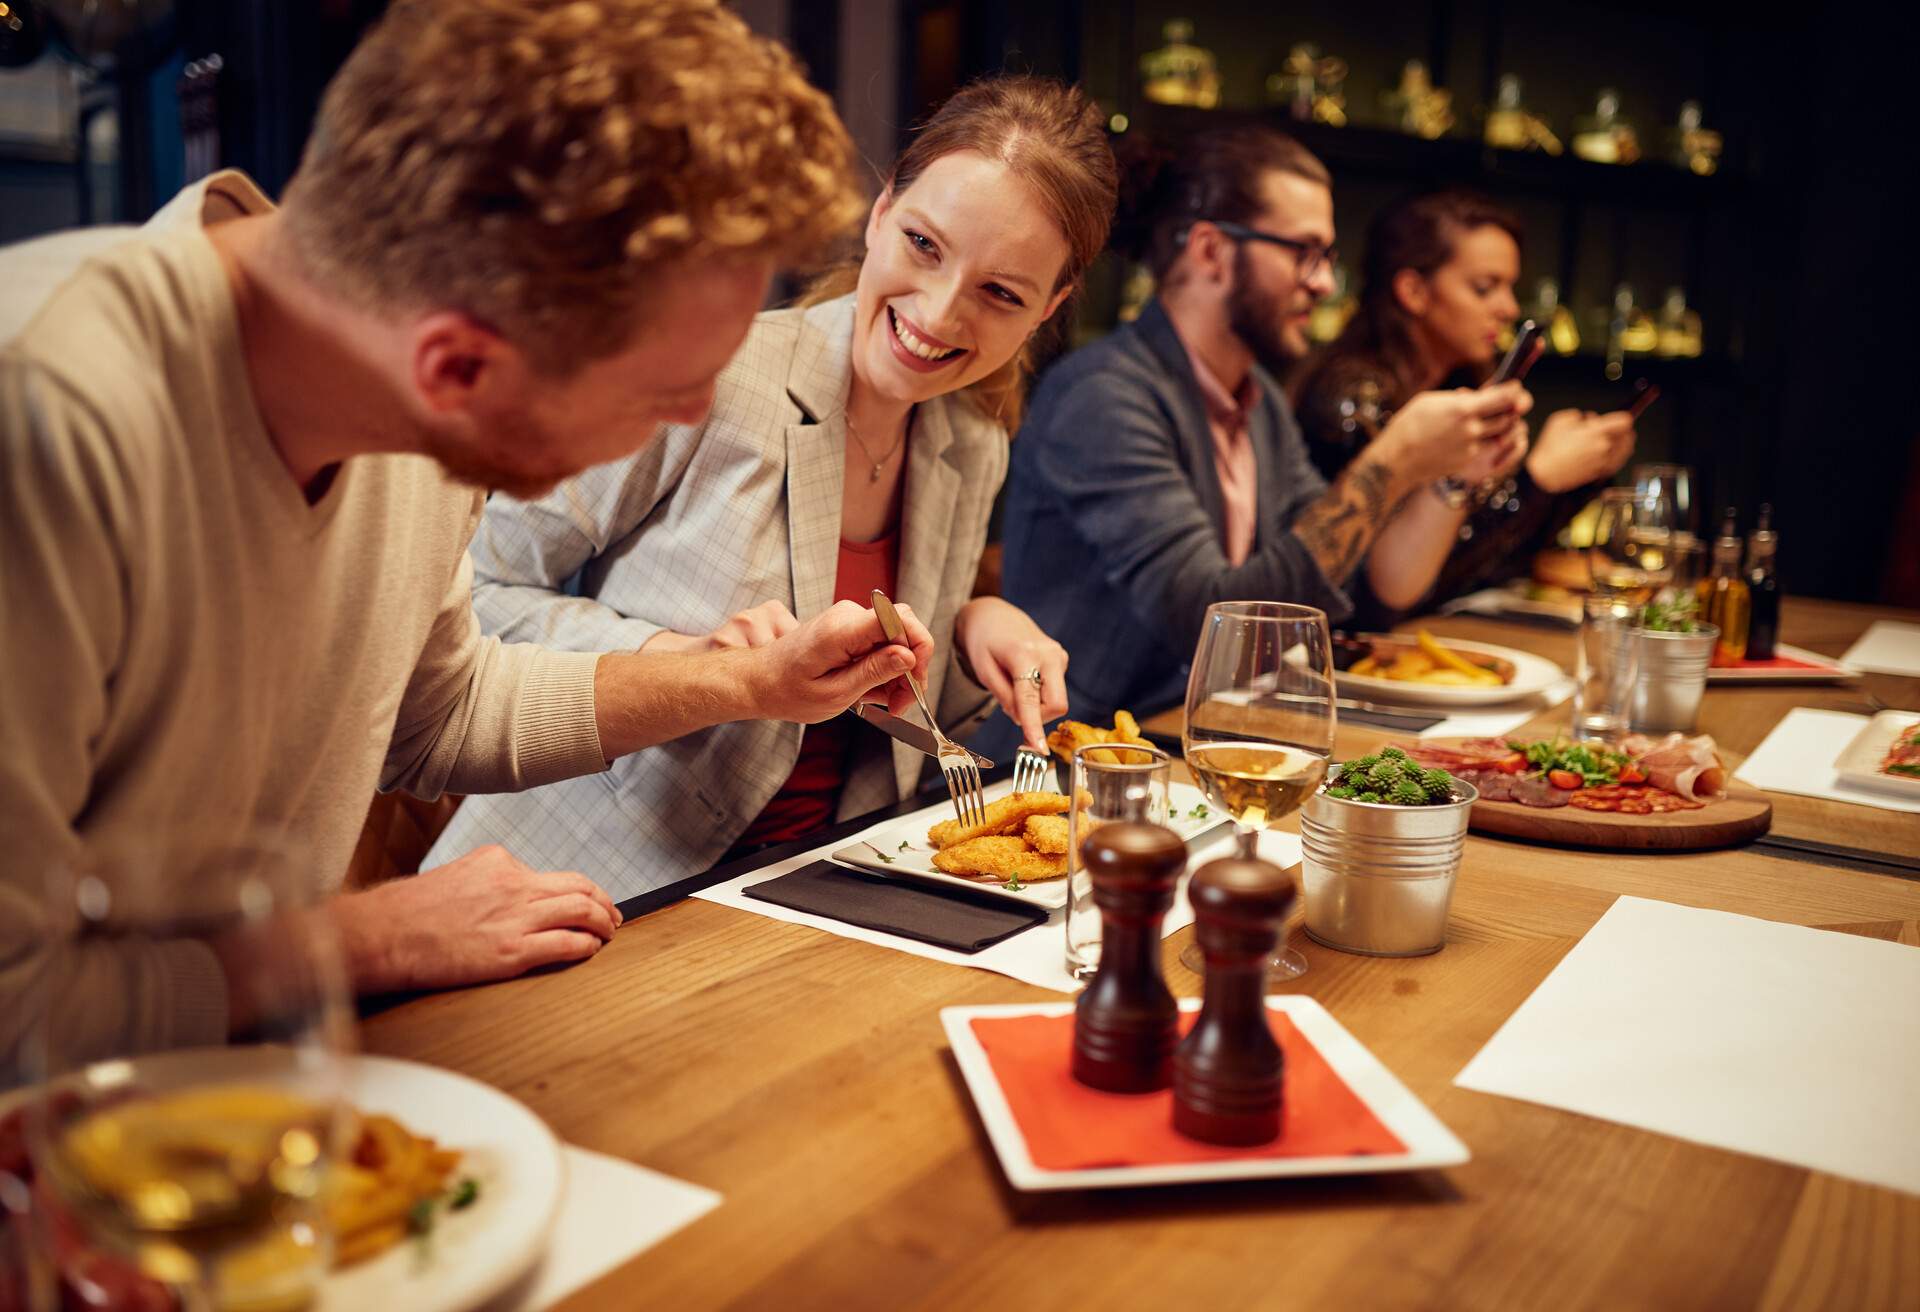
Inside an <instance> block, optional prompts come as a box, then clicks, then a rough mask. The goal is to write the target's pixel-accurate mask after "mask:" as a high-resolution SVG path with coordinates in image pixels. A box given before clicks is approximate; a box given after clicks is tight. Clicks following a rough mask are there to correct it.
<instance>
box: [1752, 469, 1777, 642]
mask: <svg viewBox="0 0 1920 1312" xmlns="http://www.w3.org/2000/svg"><path fill="white" fill-rule="evenodd" d="M1779 540H1780V539H1779V535H1778V534H1777V533H1775V532H1774V531H1773V507H1772V506H1765V505H1763V506H1761V507H1760V518H1759V520H1758V521H1757V522H1756V523H1755V524H1754V526H1753V536H1752V537H1750V538H1748V539H1747V602H1748V609H1749V611H1750V612H1751V618H1750V620H1749V622H1748V625H1747V659H1748V660H1750V661H1770V660H1772V659H1773V648H1774V643H1775V642H1776V641H1777V640H1778V638H1779V636H1780V582H1779V580H1778V579H1776V578H1775V577H1774V573H1773V554H1774V549H1775V548H1776V547H1777V546H1778V545H1779Z"/></svg>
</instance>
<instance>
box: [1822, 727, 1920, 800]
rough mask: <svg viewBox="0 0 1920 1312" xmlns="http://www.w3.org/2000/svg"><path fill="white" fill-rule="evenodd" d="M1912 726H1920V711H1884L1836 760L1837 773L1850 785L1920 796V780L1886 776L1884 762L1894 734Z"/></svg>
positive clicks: (1834, 768)
mask: <svg viewBox="0 0 1920 1312" xmlns="http://www.w3.org/2000/svg"><path fill="white" fill-rule="evenodd" d="M1910 724H1920V711H1882V712H1880V713H1879V714H1878V715H1876V716H1874V717H1873V718H1872V719H1871V720H1868V721H1867V727H1866V728H1864V729H1862V730H1861V731H1860V732H1859V734H1858V735H1856V736H1855V738H1854V740H1853V741H1852V742H1850V743H1848V744H1847V746H1846V750H1845V751H1843V752H1841V753H1840V755H1838V756H1836V757H1835V758H1834V759H1833V772H1834V773H1835V774H1837V775H1839V776H1840V777H1841V778H1842V779H1843V780H1845V781H1846V782H1847V783H1850V784H1858V785H1860V786H1861V787H1862V788H1878V789H1880V790H1882V791H1883V792H1889V793H1899V794H1902V795H1903V796H1906V797H1920V779H1913V778H1906V777H1902V776H1900V775H1897V774H1882V773H1881V771H1880V762H1882V761H1884V760H1886V759H1887V749H1888V748H1889V747H1891V746H1893V739H1894V735H1895V734H1897V733H1899V732H1900V731H1901V730H1902V729H1904V728H1906V727H1907V726H1908V725H1910Z"/></svg>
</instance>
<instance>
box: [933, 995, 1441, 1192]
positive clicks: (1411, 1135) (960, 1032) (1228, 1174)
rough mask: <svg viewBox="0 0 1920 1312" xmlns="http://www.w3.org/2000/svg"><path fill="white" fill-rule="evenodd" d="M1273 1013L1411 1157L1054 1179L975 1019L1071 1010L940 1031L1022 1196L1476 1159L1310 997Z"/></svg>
mask: <svg viewBox="0 0 1920 1312" xmlns="http://www.w3.org/2000/svg"><path fill="white" fill-rule="evenodd" d="M1267 1005H1268V1006H1270V1007H1275V1008H1277V1009H1279V1010H1281V1011H1284V1012H1286V1013H1287V1015H1288V1017H1289V1018H1291V1019H1292V1021H1293V1023H1294V1025H1295V1027H1297V1028H1298V1029H1299V1031H1300V1033H1302V1034H1303V1035H1305V1036H1306V1037H1307V1038H1308V1039H1309V1040H1311V1041H1312V1043H1313V1046H1314V1047H1316V1048H1318V1049H1319V1050H1320V1055H1321V1056H1322V1057H1325V1058H1326V1059H1327V1064H1328V1065H1330V1066H1332V1067H1333V1069H1334V1071H1335V1072H1337V1073H1338V1074H1339V1076H1340V1078H1341V1079H1343V1080H1345V1081H1346V1083H1347V1087H1348V1088H1350V1089H1352V1090H1353V1092H1354V1093H1355V1095H1357V1096H1358V1097H1359V1099H1360V1101H1362V1102H1364V1103H1365V1104H1366V1105H1367V1107H1368V1109H1369V1110H1370V1111H1372V1112H1373V1114H1374V1115H1375V1116H1377V1117H1379V1118H1380V1121H1381V1123H1382V1124H1383V1125H1385V1126H1386V1127H1387V1128H1388V1129H1389V1130H1391V1131H1393V1133H1394V1135H1395V1137H1397V1138H1398V1139H1399V1140H1400V1142H1401V1143H1403V1144H1405V1145H1406V1146H1407V1151H1406V1152H1404V1153H1401V1154H1399V1155H1397V1156H1377V1157H1374V1156H1369V1157H1245V1158H1239V1159H1235V1160H1231V1161H1212V1162H1175V1163H1169V1164H1166V1165H1162V1166H1106V1167H1098V1168H1095V1169H1090V1170H1080V1171H1050V1170H1044V1169H1042V1168H1040V1167H1038V1166H1035V1165H1034V1164H1033V1157H1032V1154H1030V1153H1029V1152H1028V1151H1027V1141H1026V1138H1025V1137H1024V1136H1023V1135H1022V1134H1021V1133H1020V1126H1019V1123H1018V1122H1016V1121H1015V1120H1014V1119H1013V1111H1012V1109H1011V1108H1009V1107H1008V1106H1007V1098H1006V1095H1005V1094H1004V1093H1003V1092H1001V1089H1000V1081H999V1080H997V1079H996V1078H994V1074H993V1063H992V1062H990V1061H989V1060H988V1059H987V1053H986V1049H984V1048H982V1047H981V1046H980V1041H979V1040H978V1039H977V1038H975V1037H974V1033H973V1020H974V1018H975V1017H976V1016H1064V1015H1067V1014H1069V1013H1071V1012H1072V1011H1073V1007H1074V1004H1073V1003H1071V1002H1043V1003H1038V1004H1025V1003H1020V1004H1014V1005H1011V1006H997V1007H943V1008H941V1011H940V1023H941V1024H942V1025H944V1026H946V1030H947V1042H948V1043H949V1044H951V1045H952V1047H953V1055H954V1058H955V1060H956V1061H958V1062H959V1064H960V1071H961V1074H963V1075H964V1076H965V1077H966V1081H967V1089H968V1091H969V1092H970V1093H972V1094H973V1104H974V1106H975V1107H977V1108H979V1109H980V1119H981V1121H982V1122H984V1123H985V1125H986V1127H987V1137H988V1138H989V1139H991V1140H992V1141H993V1150H994V1152H995V1153H997V1154H998V1155H999V1157H1000V1169H1001V1170H1003V1171H1005V1172H1006V1175H1007V1180H1008V1182H1009V1183H1010V1184H1012V1185H1013V1187H1014V1188H1016V1189H1023V1190H1041V1189H1115V1188H1124V1187H1131V1186H1135V1185H1156V1184H1201V1183H1205V1182H1207V1181H1209V1180H1263V1179H1279V1178H1282V1177H1289V1176H1312V1175H1370V1174H1376V1173H1379V1172H1384V1171H1421V1170H1429V1169H1434V1168H1438V1167H1443V1166H1459V1165H1460V1164H1462V1163H1463V1162H1465V1161H1466V1160H1467V1159H1468V1157H1469V1156H1470V1154H1469V1153H1468V1152H1467V1146H1466V1145H1465V1144H1463V1143H1461V1142H1460V1140H1459V1139H1457V1138H1456V1137H1454V1133H1453V1131H1451V1130H1449V1129H1448V1128H1447V1127H1446V1126H1444V1125H1442V1124H1441V1123H1440V1119H1439V1118H1438V1117H1436V1116H1435V1115H1434V1114H1433V1113H1432V1112H1430V1111H1428V1110H1427V1106H1426V1104H1425V1103H1423V1102H1421V1101H1420V1100H1419V1099H1418V1098H1416V1097H1414V1096H1413V1094H1412V1093H1411V1092H1410V1091H1409V1090H1408V1089H1407V1086H1406V1085H1404V1084H1402V1083H1400V1081H1399V1080H1398V1079H1396V1078H1395V1077H1394V1074H1393V1072H1392V1071H1390V1070H1388V1069H1387V1068H1386V1067H1385V1066H1382V1065H1381V1064H1380V1062H1379V1060H1378V1059H1377V1058H1375V1057H1374V1055H1373V1054H1372V1053H1371V1052H1368V1051H1367V1050H1366V1049H1365V1048H1364V1047H1362V1046H1361V1044H1360V1041H1359V1040H1358V1039H1356V1038H1354V1037H1353V1035H1351V1034H1349V1033H1347V1030H1346V1027H1345V1026H1343V1025H1341V1023H1340V1022H1339V1021H1337V1020H1335V1019H1334V1018H1333V1016H1332V1015H1331V1014H1329V1013H1328V1011H1327V1009H1326V1008H1325V1007H1322V1006H1321V1005H1320V1004H1319V1003H1318V1002H1316V1001H1314V1000H1313V999H1312V998H1309V997H1303V996H1299V995H1297V994H1288V995H1285V996H1282V997H1273V998H1268V999H1267ZM1199 1006H1200V1000H1199V999H1198V998H1184V999H1182V1000H1181V1003H1180V1009H1181V1010H1182V1011H1196V1010H1198V1009H1199Z"/></svg>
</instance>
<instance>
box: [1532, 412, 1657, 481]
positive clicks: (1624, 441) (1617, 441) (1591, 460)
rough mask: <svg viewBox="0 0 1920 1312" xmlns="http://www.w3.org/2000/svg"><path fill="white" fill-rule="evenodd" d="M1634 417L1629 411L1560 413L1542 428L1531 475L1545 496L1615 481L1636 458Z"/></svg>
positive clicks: (1555, 414)
mask: <svg viewBox="0 0 1920 1312" xmlns="http://www.w3.org/2000/svg"><path fill="white" fill-rule="evenodd" d="M1635 436H1636V435H1635V433H1634V431H1633V416H1632V415H1630V414H1628V413H1627V412H1626V411H1625V410H1615V411H1614V412H1613V413H1611V414H1604V415H1597V414H1595V413H1593V411H1591V410H1556V411H1554V413H1552V414H1550V415H1548V416H1547V422H1546V423H1545V424H1543V425H1541V427H1540V440H1539V441H1538V442H1535V443H1534V444H1533V452H1532V454H1530V455H1529V456H1528V457H1527V473H1529V474H1531V475H1532V476H1533V481H1534V482H1535V483H1538V484H1539V485H1540V490H1541V491H1543V492H1568V491H1571V490H1572V489H1574V488H1576V487H1580V486H1582V485H1584V484H1587V483H1593V482H1597V481H1599V480H1600V479H1603V478H1611V477H1612V476H1613V475H1614V473H1615V471H1617V470H1618V469H1619V468H1620V466H1622V465H1624V464H1626V463H1627V458H1628V457H1629V456H1631V455H1632V454H1633V443H1634V438H1635Z"/></svg>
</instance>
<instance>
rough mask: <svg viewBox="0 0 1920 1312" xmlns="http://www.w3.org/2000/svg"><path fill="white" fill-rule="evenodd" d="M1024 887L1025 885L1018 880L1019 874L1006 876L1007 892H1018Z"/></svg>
mask: <svg viewBox="0 0 1920 1312" xmlns="http://www.w3.org/2000/svg"><path fill="white" fill-rule="evenodd" d="M1025 887H1026V885H1025V884H1023V883H1021V882H1020V876H1018V875H1008V876H1007V892H1009V893H1018V892H1019V891H1020V890H1021V889H1023V888H1025Z"/></svg>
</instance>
